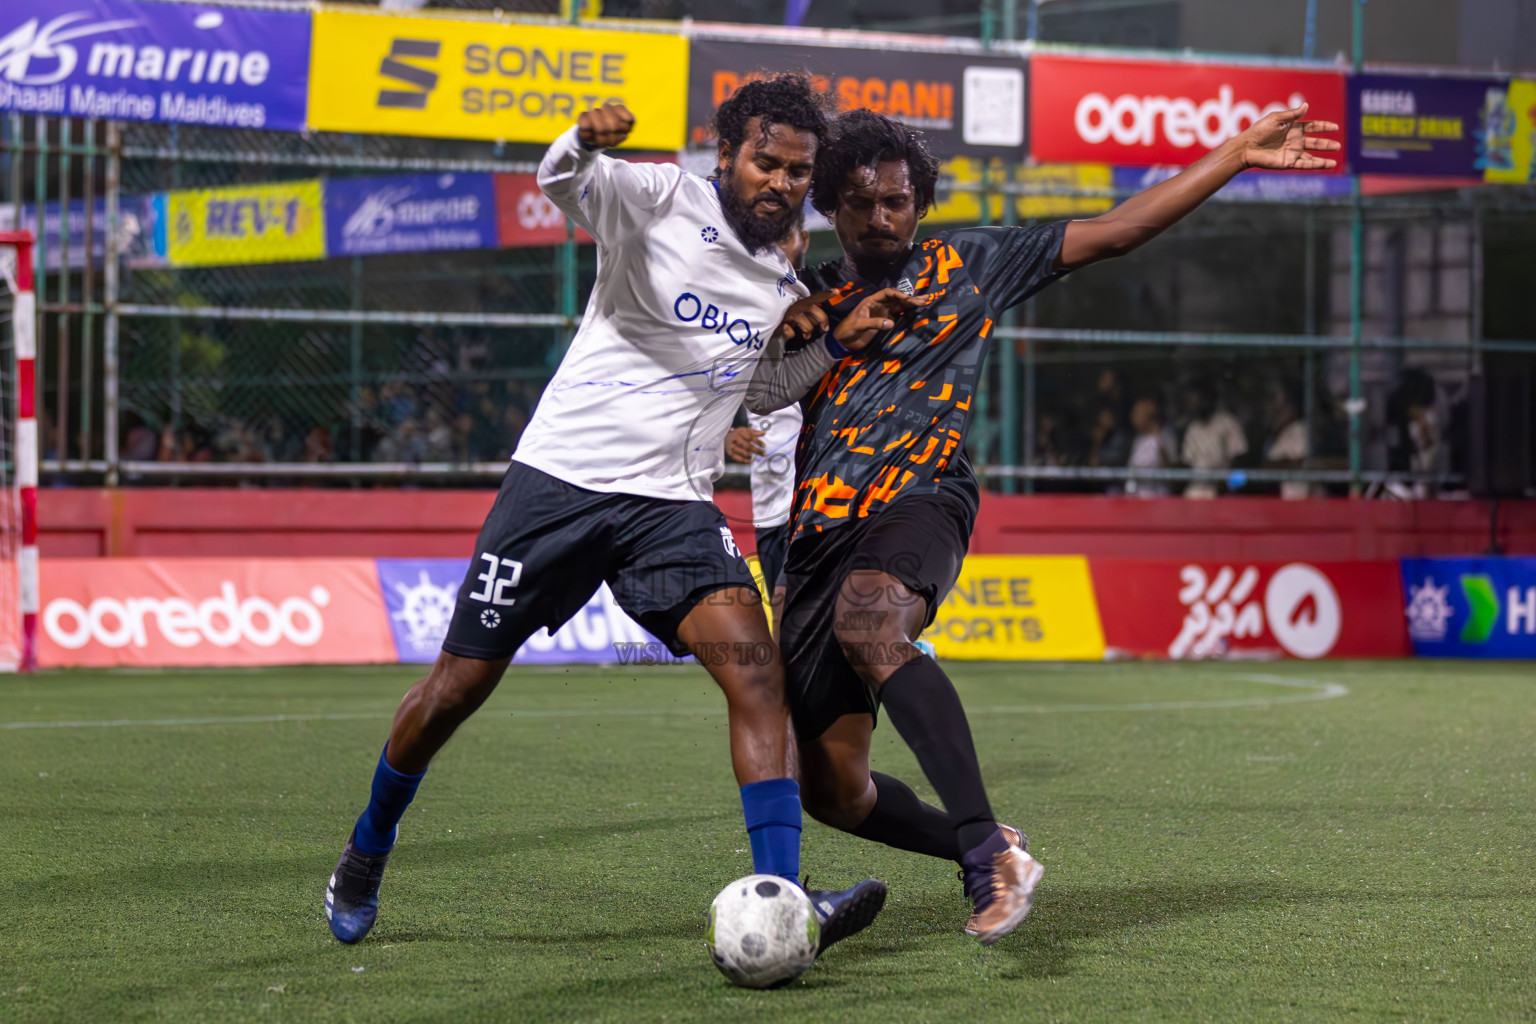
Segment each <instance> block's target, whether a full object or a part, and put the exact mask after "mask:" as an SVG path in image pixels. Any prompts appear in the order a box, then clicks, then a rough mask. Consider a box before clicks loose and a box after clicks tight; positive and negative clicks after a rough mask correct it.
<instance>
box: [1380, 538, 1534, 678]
mask: <svg viewBox="0 0 1536 1024" xmlns="http://www.w3.org/2000/svg"><path fill="white" fill-rule="evenodd" d="M1402 572H1403V593H1404V594H1405V595H1406V596H1407V600H1408V605H1407V608H1406V609H1405V614H1406V615H1407V619H1408V638H1409V640H1410V641H1412V643H1413V653H1414V654H1415V655H1417V656H1419V657H1428V658H1536V558H1494V557H1487V558H1405V559H1403V560H1402Z"/></svg>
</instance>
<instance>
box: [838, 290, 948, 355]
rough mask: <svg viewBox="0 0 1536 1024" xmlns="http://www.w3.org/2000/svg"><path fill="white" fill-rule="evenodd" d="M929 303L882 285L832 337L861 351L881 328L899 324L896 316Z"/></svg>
mask: <svg viewBox="0 0 1536 1024" xmlns="http://www.w3.org/2000/svg"><path fill="white" fill-rule="evenodd" d="M924 305H927V300H926V299H914V298H913V297H912V296H910V295H908V294H907V293H906V292H901V291H897V290H896V289H895V288H882V289H881V290H880V291H878V292H875V293H874V294H873V295H867V296H865V297H864V299H863V301H862V302H860V303H859V304H858V305H857V306H855V307H854V309H853V312H852V313H849V314H848V315H847V316H846V317H844V318H843V322H842V323H840V324H838V325H837V330H835V331H833V332H832V336H833V337H834V338H836V339H837V343H838V344H839V345H841V346H843V348H845V349H847V350H848V351H850V352H857V351H859V350H860V349H862V348H864V347H865V346H866V345H868V344H869V343H870V342H871V341H873V340H874V337H875V335H877V334H879V333H880V332H881V331H888V330H890V329H891V328H892V327H895V326H896V318H897V317H899V316H901V314H903V313H905V312H906V311H907V310H909V309H916V308H917V307H919V306H924Z"/></svg>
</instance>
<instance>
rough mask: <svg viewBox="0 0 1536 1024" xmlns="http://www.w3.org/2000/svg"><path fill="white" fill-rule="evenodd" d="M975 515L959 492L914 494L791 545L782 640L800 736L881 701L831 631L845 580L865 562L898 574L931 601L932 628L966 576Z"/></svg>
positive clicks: (872, 710) (873, 710) (811, 735)
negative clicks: (963, 567)
mask: <svg viewBox="0 0 1536 1024" xmlns="http://www.w3.org/2000/svg"><path fill="white" fill-rule="evenodd" d="M974 522H975V521H974V519H973V517H972V512H971V507H970V506H969V505H968V504H967V503H966V502H964V501H962V500H959V499H958V498H956V497H955V496H953V495H949V494H945V493H942V492H941V493H938V494H914V495H912V496H910V497H907V498H902V499H901V500H899V501H897V502H895V503H894V504H892V505H891V506H889V507H888V508H886V509H885V510H884V511H882V512H877V513H876V514H874V515H872V516H870V517H869V518H867V519H856V520H853V521H852V522H848V523H844V524H843V525H842V526H837V527H833V528H832V529H830V530H826V531H824V532H822V533H812V534H805V535H802V536H801V537H800V539H799V540H797V541H795V542H794V543H793V544H791V545H790V547H789V560H788V564H787V566H786V568H785V578H786V579H787V581H788V585H789V592H788V594H787V595H786V596H785V599H784V625H783V626H782V627H781V631H780V633H779V647H780V649H781V650H782V652H783V657H784V673H785V692H786V694H787V696H788V698H789V709H790V713H791V714H792V715H793V716H794V720H795V732H796V734H797V735H798V736H799V738H800V739H801V740H813V739H815V738H816V737H818V736H820V735H821V734H822V733H824V732H826V731H827V729H829V728H830V727H831V726H832V723H833V722H835V721H837V719H839V718H840V717H842V716H843V715H855V714H869V715H877V714H878V711H879V706H880V705H879V701H878V700H876V698H875V696H874V694H872V693H870V691H869V688H868V687H867V686H865V685H864V680H862V679H860V678H859V675H858V673H856V672H855V671H854V670H853V666H852V665H850V664H849V663H848V659H847V658H846V657H844V655H843V652H842V648H840V647H839V646H838V643H837V638H836V636H835V635H834V634H833V632H832V624H833V619H834V617H835V615H836V608H837V599H838V593H839V591H840V590H841V589H842V586H843V581H844V580H846V579H847V578H848V576H849V574H850V573H852V572H854V571H856V570H865V569H875V570H879V571H880V572H885V573H889V574H890V575H892V576H894V577H896V578H897V579H898V580H900V581H901V582H902V583H903V584H904V585H905V586H906V587H907V589H909V590H911V591H912V592H913V593H914V594H916V595H917V596H918V599H919V600H921V601H923V602H924V603H925V604H926V606H927V608H926V613H925V615H924V616H923V628H924V629H926V628H928V626H929V625H931V624H932V623H933V617H934V615H935V614H937V612H938V609H939V602H941V601H943V600H944V597H945V595H947V594H948V593H949V590H950V588H951V587H953V586H954V585H955V580H956V579H958V578H959V576H960V566H961V563H962V562H964V560H965V552H966V548H967V547H968V546H969V544H970V538H971V528H972V526H973V525H974ZM854 611H855V612H856V610H854ZM912 639H916V637H913V638H912Z"/></svg>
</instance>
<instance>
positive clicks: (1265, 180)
mask: <svg viewBox="0 0 1536 1024" xmlns="http://www.w3.org/2000/svg"><path fill="white" fill-rule="evenodd" d="M1182 170H1184V168H1182V167H1167V166H1159V167H1116V168H1115V172H1114V183H1115V191H1116V192H1132V193H1134V192H1140V191H1142V190H1143V189H1149V188H1151V187H1152V186H1153V185H1157V184H1160V183H1162V182H1165V181H1167V180H1168V179H1169V178H1171V177H1173V176H1174V175H1175V174H1178V173H1179V172H1180V171H1182ZM1352 188H1353V185H1352V183H1351V181H1350V179H1349V178H1348V177H1347V176H1345V175H1342V174H1293V173H1288V172H1285V171H1244V172H1243V173H1242V174H1239V175H1238V176H1237V177H1235V178H1233V179H1232V180H1231V181H1230V182H1228V183H1227V184H1226V186H1225V187H1223V188H1222V190H1221V191H1220V192H1217V193H1216V196H1215V198H1216V200H1217V201H1219V202H1220V201H1225V202H1237V203H1285V202H1292V201H1294V200H1297V199H1342V198H1345V197H1347V196H1349V194H1350V190H1351V189H1352Z"/></svg>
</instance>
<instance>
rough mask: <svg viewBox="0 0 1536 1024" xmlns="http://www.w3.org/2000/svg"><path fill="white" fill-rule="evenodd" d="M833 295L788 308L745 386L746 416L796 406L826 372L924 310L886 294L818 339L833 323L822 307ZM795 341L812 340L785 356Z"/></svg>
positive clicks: (879, 294)
mask: <svg viewBox="0 0 1536 1024" xmlns="http://www.w3.org/2000/svg"><path fill="white" fill-rule="evenodd" d="M831 295H832V293H831V292H820V293H819V294H816V295H812V296H810V297H809V298H805V299H801V300H800V301H799V302H797V303H795V304H794V305H793V306H791V307H790V308H789V311H788V312H787V313H785V315H784V322H783V323H781V324H780V325H779V327H778V329H777V330H776V331H774V332H773V337H772V338H771V339H769V342H768V347H767V348H765V349H764V350H763V355H762V358H760V359H759V360H758V362H757V371H756V372H755V373H754V374H753V376H752V380H750V381H749V382H748V383H747V391H746V394H745V395H744V396H743V404H745V405H746V407H747V411H748V412H754V413H758V414H759V415H761V414H763V413H770V412H773V411H774V410H776V409H783V408H785V407H787V406H791V405H794V404H795V403H796V402H798V401H800V399H801V398H803V397H804V396H805V393H806V392H807V391H809V390H811V388H813V387H815V386H816V383H817V382H818V381H819V380H821V378H822V377H824V376H826V374H827V371H828V370H830V369H832V367H834V366H836V365H837V363H838V361H839V360H840V359H842V358H843V357H844V356H846V355H848V354H849V353H850V352H858V351H859V350H861V349H863V348H865V347H866V346H867V345H869V343H870V342H871V341H873V340H874V338H875V336H876V335H877V334H879V333H880V332H881V331H888V330H890V329H891V328H892V327H894V326H895V323H896V321H895V320H894V319H893V318H894V317H896V316H899V315H900V314H901V313H903V312H905V311H907V310H909V309H913V308H915V307H916V306H918V305H921V300H919V299H914V298H912V296H910V295H903V294H902V293H901V292H899V291H897V290H896V289H895V288H885V289H882V290H881V291H878V292H875V293H874V294H873V295H869V296H866V297H865V298H864V299H863V300H862V301H861V302H860V303H859V304H858V305H857V306H856V307H854V310H853V312H852V313H849V314H848V315H847V316H846V317H844V318H843V319H842V321H841V322H840V323H839V324H838V325H837V327H836V329H835V330H833V331H832V333H830V334H826V335H823V336H822V337H820V338H819V339H818V338H817V335H818V334H820V333H821V332H822V331H824V330H825V329H826V327H827V326H828V324H829V320H828V318H827V315H826V311H825V310H823V309H821V306H820V304H821V303H823V302H825V301H826V300H827V299H828V298H830V297H831ZM791 336H799V337H803V338H811V339H812V341H811V343H810V344H809V345H806V346H805V347H804V348H802V349H800V350H799V351H798V352H791V353H789V354H788V355H785V354H784V345H785V342H786V340H787V339H788V338H790V337H791Z"/></svg>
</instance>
